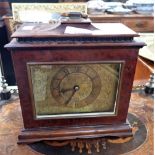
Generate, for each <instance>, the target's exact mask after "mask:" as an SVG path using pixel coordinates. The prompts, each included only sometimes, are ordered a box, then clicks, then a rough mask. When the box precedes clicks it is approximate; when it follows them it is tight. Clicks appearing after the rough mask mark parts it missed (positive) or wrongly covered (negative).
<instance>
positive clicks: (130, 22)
mask: <svg viewBox="0 0 155 155" xmlns="http://www.w3.org/2000/svg"><path fill="white" fill-rule="evenodd" d="M89 18H90V19H91V20H92V22H99V23H117V22H120V23H123V24H125V25H126V26H128V27H130V28H131V29H132V30H134V31H136V32H143V33H144V32H154V16H153V14H152V15H151V14H148V15H145V14H124V15H116V14H103V15H89Z"/></svg>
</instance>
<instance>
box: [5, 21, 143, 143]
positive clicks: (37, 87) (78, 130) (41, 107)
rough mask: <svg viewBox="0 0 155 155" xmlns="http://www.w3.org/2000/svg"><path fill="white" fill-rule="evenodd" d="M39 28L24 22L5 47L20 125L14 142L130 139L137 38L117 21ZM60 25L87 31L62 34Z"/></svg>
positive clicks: (39, 25)
mask: <svg viewBox="0 0 155 155" xmlns="http://www.w3.org/2000/svg"><path fill="white" fill-rule="evenodd" d="M43 27H44V29H43ZM45 27H46V28H47V27H50V24H45V25H44V24H34V23H33V24H32V23H29V24H24V25H22V26H21V27H20V28H19V29H18V30H17V31H16V32H15V33H14V34H13V36H12V37H13V40H12V41H11V42H10V43H9V44H7V45H6V47H7V48H8V49H9V50H11V53H12V58H13V62H14V70H15V74H16V80H17V85H18V88H19V97H20V104H21V109H22V116H23V122H24V129H23V130H22V131H21V133H20V134H19V141H18V142H19V143H32V142H37V141H44V140H73V139H77V138H78V139H87V138H99V137H107V136H117V137H127V136H132V129H131V126H130V124H129V122H128V120H127V114H128V107H129V101H130V95H131V90H132V84H133V78H134V72H135V67H136V62H137V55H138V51H139V48H141V47H143V46H144V43H142V42H137V41H135V40H134V37H137V36H138V34H137V33H135V32H134V31H132V30H131V29H129V28H128V27H126V26H124V25H123V24H120V23H94V24H93V23H92V24H90V23H74V24H67V23H64V24H61V25H60V26H58V27H57V28H55V29H53V30H50V29H49V28H47V29H46V28H45ZM66 27H67V28H69V27H74V28H83V29H87V30H89V32H91V33H87V34H86V33H84V34H80V33H76V34H72V33H70V34H68V33H65V30H66ZM120 30H121V32H120Z"/></svg>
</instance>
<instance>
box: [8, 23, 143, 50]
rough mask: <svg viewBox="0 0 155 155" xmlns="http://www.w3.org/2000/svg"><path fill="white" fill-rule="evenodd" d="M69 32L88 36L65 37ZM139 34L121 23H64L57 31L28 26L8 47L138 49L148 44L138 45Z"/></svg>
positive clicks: (26, 24)
mask: <svg viewBox="0 0 155 155" xmlns="http://www.w3.org/2000/svg"><path fill="white" fill-rule="evenodd" d="M67 28H69V29H70V28H75V29H79V28H80V29H82V31H88V33H85V32H84V33H83V32H82V33H81V32H80V31H79V30H78V31H79V32H78V33H75V34H74V33H72V32H71V33H70V32H69V33H70V34H69V33H65V30H66V29H67ZM138 36H139V34H137V33H136V32H134V31H133V30H131V29H130V28H128V27H127V26H125V25H123V24H121V23H74V24H71V23H63V24H60V25H58V26H57V27H55V28H53V27H52V25H51V24H43V23H42V24H39V23H38V24H37V23H25V24H22V25H21V26H20V27H19V28H18V29H17V31H16V32H14V33H13V35H12V38H13V39H12V41H11V42H10V44H8V45H7V46H6V47H7V48H10V49H13V48H28V47H31V48H40V47H55V48H56V47H60V46H65V47H66V46H67V47H73V46H77V44H79V45H80V46H81V47H82V46H103V45H104V46H124V44H125V46H133V45H134V46H137V47H142V46H143V45H144V43H142V42H139V41H135V40H134V38H135V37H138Z"/></svg>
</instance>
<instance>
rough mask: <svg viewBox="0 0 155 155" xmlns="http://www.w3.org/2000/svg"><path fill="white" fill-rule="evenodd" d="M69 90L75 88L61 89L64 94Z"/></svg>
mask: <svg viewBox="0 0 155 155" xmlns="http://www.w3.org/2000/svg"><path fill="white" fill-rule="evenodd" d="M68 91H73V88H67V89H61V90H60V92H61V93H63V94H64V93H66V92H68Z"/></svg>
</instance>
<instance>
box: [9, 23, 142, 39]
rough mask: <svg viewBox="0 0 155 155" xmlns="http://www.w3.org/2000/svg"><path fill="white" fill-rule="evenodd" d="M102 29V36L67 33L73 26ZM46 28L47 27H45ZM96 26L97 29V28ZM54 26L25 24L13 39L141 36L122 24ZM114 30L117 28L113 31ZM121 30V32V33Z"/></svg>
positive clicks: (15, 33) (14, 34)
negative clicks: (28, 27) (98, 27)
mask: <svg viewBox="0 0 155 155" xmlns="http://www.w3.org/2000/svg"><path fill="white" fill-rule="evenodd" d="M98 25H99V26H100V27H102V31H100V34H83V35H82V34H78V33H77V34H67V33H65V29H66V27H67V26H73V27H77V28H83V29H87V30H92V31H93V30H99V29H97V28H96V27H97V26H98ZM26 26H34V27H33V28H32V30H25V29H24V28H25V27H26ZM45 26H46V27H45ZM95 26H96V27H95ZM50 27H52V25H50V24H34V23H25V24H23V25H22V26H21V27H20V28H18V29H17V31H16V32H14V33H13V35H12V37H13V38H19V37H34V38H35V37H37V38H38V37H78V36H79V37H87V36H89V37H101V36H102V37H107V36H112V37H115V36H116V37H120V36H123V37H130V36H131V37H137V36H139V35H138V34H137V33H136V32H134V31H133V30H131V29H130V28H128V27H126V26H125V25H123V24H121V23H92V24H91V23H88V24H85V23H84V24H77V23H76V24H61V25H60V26H58V27H57V28H55V29H51V30H50ZM112 28H115V29H113V30H111V29H112ZM120 29H121V32H120Z"/></svg>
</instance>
